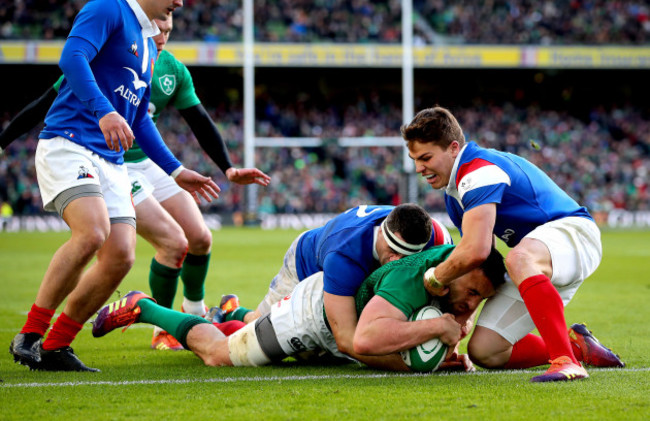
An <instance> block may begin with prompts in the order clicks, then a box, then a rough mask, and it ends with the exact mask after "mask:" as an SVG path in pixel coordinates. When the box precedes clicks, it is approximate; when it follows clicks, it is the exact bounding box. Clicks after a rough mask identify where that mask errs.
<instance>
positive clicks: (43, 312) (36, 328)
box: [20, 303, 56, 336]
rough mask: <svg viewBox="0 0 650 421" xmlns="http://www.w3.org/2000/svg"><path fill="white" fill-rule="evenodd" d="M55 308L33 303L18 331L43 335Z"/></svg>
mask: <svg viewBox="0 0 650 421" xmlns="http://www.w3.org/2000/svg"><path fill="white" fill-rule="evenodd" d="M55 310H56V309H53V310H49V309H47V308H42V307H39V306H37V305H36V303H34V304H33V305H32V309H31V310H30V311H29V313H27V321H26V322H25V325H24V326H23V329H22V330H21V331H20V333H38V334H39V335H41V336H43V335H45V332H47V328H48V327H50V322H51V321H52V316H54V311H55Z"/></svg>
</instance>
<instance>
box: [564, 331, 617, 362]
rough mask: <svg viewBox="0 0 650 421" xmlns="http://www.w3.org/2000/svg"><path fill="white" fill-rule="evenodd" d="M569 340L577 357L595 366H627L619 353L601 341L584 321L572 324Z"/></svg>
mask: <svg viewBox="0 0 650 421" xmlns="http://www.w3.org/2000/svg"><path fill="white" fill-rule="evenodd" d="M569 340H570V341H571V348H572V349H573V353H574V354H575V356H576V358H577V359H578V360H579V361H581V362H582V363H583V364H586V365H590V366H593V367H625V363H624V362H623V361H621V359H620V358H619V356H618V355H616V354H615V353H613V352H612V350H611V349H609V348H607V347H606V346H604V345H603V344H601V343H600V341H599V340H598V339H596V337H595V336H594V335H593V334H592V333H591V331H590V330H589V329H587V326H585V325H584V324H583V323H575V324H572V325H571V327H570V328H569Z"/></svg>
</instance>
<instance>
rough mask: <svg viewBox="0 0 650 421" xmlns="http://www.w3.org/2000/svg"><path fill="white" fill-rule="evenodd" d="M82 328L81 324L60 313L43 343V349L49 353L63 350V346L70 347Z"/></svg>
mask: <svg viewBox="0 0 650 421" xmlns="http://www.w3.org/2000/svg"><path fill="white" fill-rule="evenodd" d="M82 327H83V324H82V323H79V322H76V321H74V320H72V319H71V318H70V317H68V315H66V314H65V313H61V315H60V316H59V317H58V318H57V319H56V322H54V326H52V330H50V333H49V334H48V335H47V339H45V341H44V342H43V349H45V350H47V351H50V350H53V349H58V348H63V347H64V346H70V344H71V343H72V341H74V338H75V337H76V336H77V333H79V331H80V330H81V328H82Z"/></svg>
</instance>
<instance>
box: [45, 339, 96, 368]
mask: <svg viewBox="0 0 650 421" xmlns="http://www.w3.org/2000/svg"><path fill="white" fill-rule="evenodd" d="M40 352H41V362H40V363H39V364H38V366H37V367H36V369H37V370H42V371H89V372H93V373H97V372H99V369H98V368H91V367H88V366H86V364H84V363H82V362H81V360H80V359H79V357H77V356H76V355H75V353H74V351H73V350H72V348H70V347H69V346H64V347H62V348H57V349H52V350H50V351H47V350H45V349H43V347H42V346H41V348H40Z"/></svg>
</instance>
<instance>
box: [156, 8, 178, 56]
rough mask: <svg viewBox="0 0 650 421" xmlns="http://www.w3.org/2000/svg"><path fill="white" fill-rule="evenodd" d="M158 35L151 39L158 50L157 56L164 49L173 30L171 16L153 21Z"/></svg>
mask: <svg viewBox="0 0 650 421" xmlns="http://www.w3.org/2000/svg"><path fill="white" fill-rule="evenodd" d="M155 22H156V25H157V26H158V29H160V33H159V34H158V35H156V36H155V37H153V40H154V41H155V42H156V48H157V49H158V54H160V52H161V51H162V50H163V49H164V48H165V45H166V44H167V41H169V34H170V33H171V32H172V29H173V28H174V21H173V19H172V15H171V14H170V15H169V16H168V17H167V18H166V19H155Z"/></svg>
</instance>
